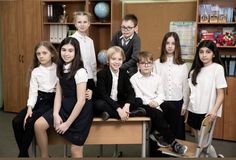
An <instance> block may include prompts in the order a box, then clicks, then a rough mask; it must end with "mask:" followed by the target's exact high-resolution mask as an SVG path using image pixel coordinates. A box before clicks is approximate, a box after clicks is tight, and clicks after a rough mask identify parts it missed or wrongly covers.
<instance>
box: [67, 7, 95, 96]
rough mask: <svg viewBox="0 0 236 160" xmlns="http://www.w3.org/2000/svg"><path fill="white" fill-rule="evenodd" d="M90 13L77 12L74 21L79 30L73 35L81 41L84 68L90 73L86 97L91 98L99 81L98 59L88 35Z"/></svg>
mask: <svg viewBox="0 0 236 160" xmlns="http://www.w3.org/2000/svg"><path fill="white" fill-rule="evenodd" d="M90 17H91V16H90V14H89V13H87V12H82V11H79V12H75V13H74V23H75V27H76V28H77V31H76V32H75V33H74V34H73V35H72V36H71V37H74V38H76V39H77V40H78V41H79V43H80V52H81V58H82V61H83V63H84V68H85V69H86V71H87V73H88V82H87V90H86V98H87V99H91V96H92V95H94V91H95V82H96V81H97V76H96V75H97V61H96V54H95V49H94V43H93V40H92V39H91V38H90V37H88V36H87V32H88V29H89V27H90Z"/></svg>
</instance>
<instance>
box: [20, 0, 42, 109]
mask: <svg viewBox="0 0 236 160" xmlns="http://www.w3.org/2000/svg"><path fill="white" fill-rule="evenodd" d="M22 22H23V28H22V30H23V32H22V34H20V37H19V38H20V39H21V41H22V42H23V43H22V44H21V45H22V47H21V49H20V50H21V53H22V55H23V57H22V63H23V68H22V71H21V73H22V84H21V87H22V101H23V106H21V107H24V106H25V105H26V102H27V98H28V74H29V73H28V71H29V68H30V66H31V63H32V59H33V55H34V47H35V45H36V44H37V43H38V42H39V41H40V40H41V28H42V24H41V22H42V20H41V1H40V0H33V1H29V0H23V1H22Z"/></svg>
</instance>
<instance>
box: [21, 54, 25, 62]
mask: <svg viewBox="0 0 236 160" xmlns="http://www.w3.org/2000/svg"><path fill="white" fill-rule="evenodd" d="M21 62H22V63H24V55H23V56H21Z"/></svg>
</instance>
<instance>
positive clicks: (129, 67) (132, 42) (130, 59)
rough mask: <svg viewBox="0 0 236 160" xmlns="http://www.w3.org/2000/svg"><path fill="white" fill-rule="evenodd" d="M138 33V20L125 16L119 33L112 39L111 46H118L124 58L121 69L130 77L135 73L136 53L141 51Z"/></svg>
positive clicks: (133, 16)
mask: <svg viewBox="0 0 236 160" xmlns="http://www.w3.org/2000/svg"><path fill="white" fill-rule="evenodd" d="M137 31H138V18H137V17H136V16H135V15H134V14H127V15H125V16H124V18H123V19H122V23H121V28H120V31H118V32H117V33H116V34H115V35H114V36H113V38H112V41H111V46H120V47H121V48H122V49H123V50H124V52H125V56H126V60H125V61H124V63H123V64H122V66H121V69H124V70H126V71H127V73H128V74H129V76H130V77H131V76H132V75H133V74H135V73H136V72H137V65H136V64H137V60H138V53H139V52H140V49H141V41H140V37H139V36H138V34H137Z"/></svg>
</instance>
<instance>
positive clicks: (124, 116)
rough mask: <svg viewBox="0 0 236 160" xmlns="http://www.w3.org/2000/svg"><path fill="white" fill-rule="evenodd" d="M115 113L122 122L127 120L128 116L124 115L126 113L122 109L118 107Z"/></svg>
mask: <svg viewBox="0 0 236 160" xmlns="http://www.w3.org/2000/svg"><path fill="white" fill-rule="evenodd" d="M117 112H118V114H119V116H120V119H121V120H122V121H126V120H127V119H128V118H129V114H128V113H126V111H125V110H124V109H121V108H120V107H119V108H118V109H117Z"/></svg>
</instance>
